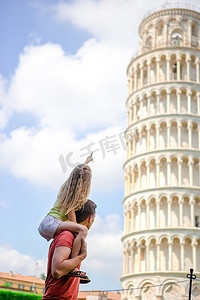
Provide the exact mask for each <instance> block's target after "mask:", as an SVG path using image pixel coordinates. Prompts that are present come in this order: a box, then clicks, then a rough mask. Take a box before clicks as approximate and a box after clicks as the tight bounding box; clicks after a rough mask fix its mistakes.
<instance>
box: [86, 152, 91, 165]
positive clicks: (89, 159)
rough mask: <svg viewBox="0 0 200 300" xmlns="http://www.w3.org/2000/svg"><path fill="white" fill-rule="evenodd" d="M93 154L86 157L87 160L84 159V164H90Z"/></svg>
mask: <svg viewBox="0 0 200 300" xmlns="http://www.w3.org/2000/svg"><path fill="white" fill-rule="evenodd" d="M92 155H93V152H92V153H91V154H90V156H88V158H87V159H86V161H85V162H84V163H85V164H86V165H87V164H89V162H91V161H92V160H93V157H92Z"/></svg>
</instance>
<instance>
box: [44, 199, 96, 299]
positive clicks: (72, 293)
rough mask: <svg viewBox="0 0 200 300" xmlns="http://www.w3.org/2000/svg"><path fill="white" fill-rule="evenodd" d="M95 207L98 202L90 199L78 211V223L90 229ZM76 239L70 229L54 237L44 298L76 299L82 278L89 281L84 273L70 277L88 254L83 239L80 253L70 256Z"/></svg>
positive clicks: (50, 249) (50, 250)
mask: <svg viewBox="0 0 200 300" xmlns="http://www.w3.org/2000/svg"><path fill="white" fill-rule="evenodd" d="M95 209H96V204H95V203H94V202H93V201H91V200H88V201H87V202H86V203H85V205H84V207H83V208H82V209H81V210H79V211H76V220H77V223H80V224H82V225H85V226H86V227H87V228H88V229H90V227H91V226H92V224H93V222H94V218H95ZM74 239H75V235H74V234H73V233H72V232H70V231H60V232H58V233H57V234H56V236H55V237H54V240H53V242H52V243H51V245H50V248H49V255H48V265H47V278H46V281H45V293H44V295H43V297H42V300H45V299H52V300H53V299H56V300H66V299H67V300H76V299H77V297H78V290H79V283H80V280H81V281H82V282H83V283H84V281H86V282H87V280H88V278H87V276H84V275H82V273H81V276H80V277H70V275H69V274H68V273H69V272H71V271H72V270H73V269H74V268H75V267H77V266H78V268H80V263H81V262H82V260H84V259H85V258H86V256H87V245H86V242H85V240H84V239H83V240H82V245H81V251H80V253H79V255H78V256H76V257H73V258H70V253H71V249H72V244H73V241H74ZM88 281H89V280H88Z"/></svg>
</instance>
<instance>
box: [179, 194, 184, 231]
mask: <svg viewBox="0 0 200 300" xmlns="http://www.w3.org/2000/svg"><path fill="white" fill-rule="evenodd" d="M183 203H184V201H183V199H180V200H179V216H180V227H183Z"/></svg>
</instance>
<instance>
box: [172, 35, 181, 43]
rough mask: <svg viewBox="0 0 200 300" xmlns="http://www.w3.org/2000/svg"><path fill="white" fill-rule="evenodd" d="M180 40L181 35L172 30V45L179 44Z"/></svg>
mask: <svg viewBox="0 0 200 300" xmlns="http://www.w3.org/2000/svg"><path fill="white" fill-rule="evenodd" d="M181 42H182V35H181V34H180V33H179V32H174V33H173V34H172V45H173V46H180V45H181Z"/></svg>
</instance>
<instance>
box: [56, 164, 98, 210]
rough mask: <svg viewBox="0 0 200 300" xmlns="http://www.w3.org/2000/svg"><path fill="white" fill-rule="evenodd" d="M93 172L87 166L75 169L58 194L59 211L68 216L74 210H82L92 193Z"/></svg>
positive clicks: (83, 165)
mask: <svg viewBox="0 0 200 300" xmlns="http://www.w3.org/2000/svg"><path fill="white" fill-rule="evenodd" d="M91 178H92V171H91V169H90V167H89V166H88V165H86V164H80V165H78V166H77V167H75V168H74V170H73V171H72V172H71V174H70V176H69V178H68V179H67V180H66V181H65V183H64V184H63V185H62V186H61V188H60V191H59V194H58V209H60V211H61V212H62V213H63V214H65V215H67V214H68V213H69V212H70V211H72V210H77V209H81V208H82V207H83V205H84V204H85V203H86V202H87V198H88V195H89V192H90V186H91Z"/></svg>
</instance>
